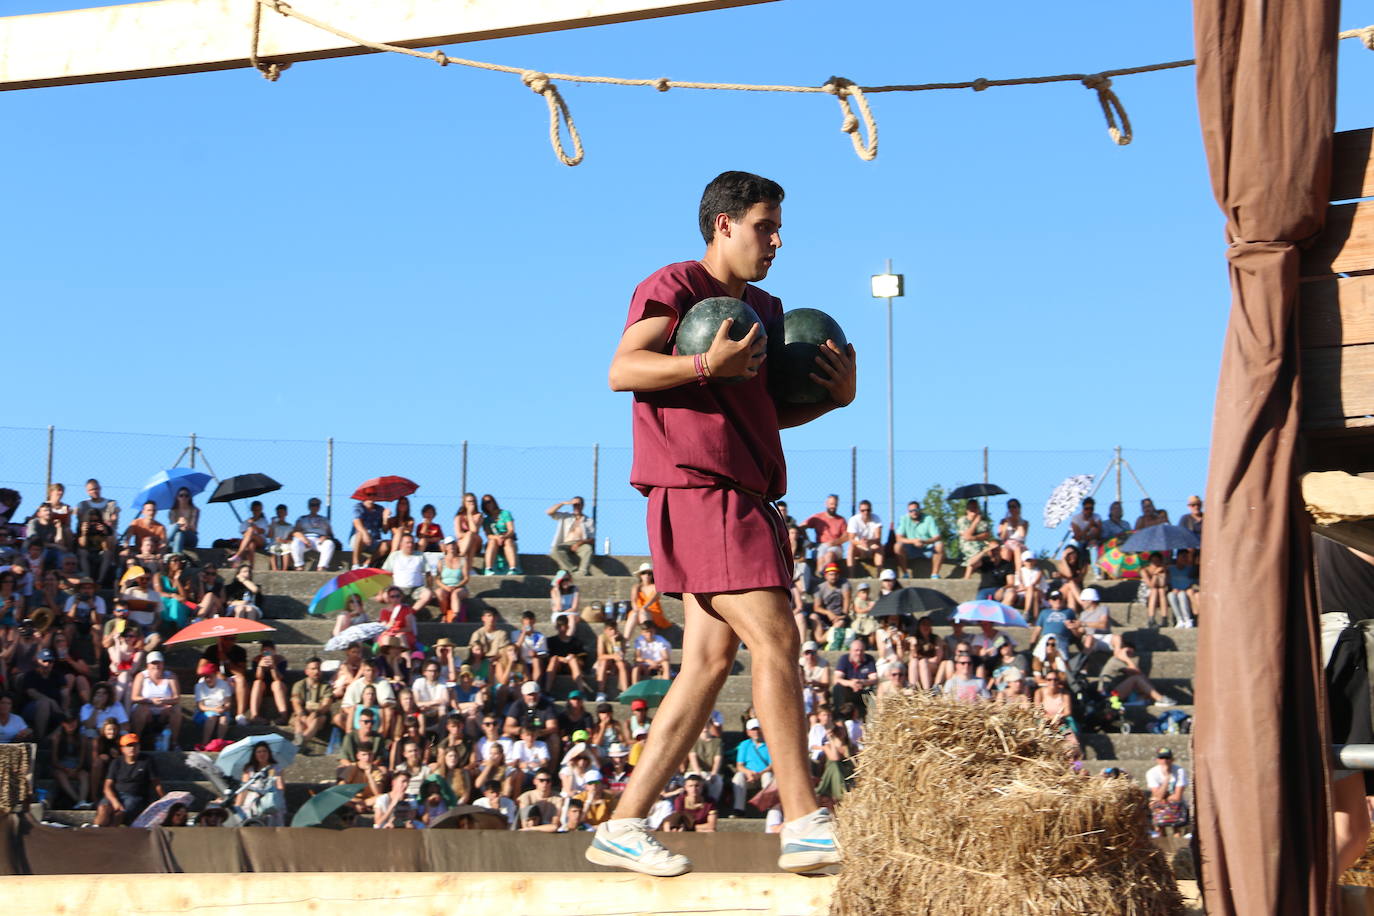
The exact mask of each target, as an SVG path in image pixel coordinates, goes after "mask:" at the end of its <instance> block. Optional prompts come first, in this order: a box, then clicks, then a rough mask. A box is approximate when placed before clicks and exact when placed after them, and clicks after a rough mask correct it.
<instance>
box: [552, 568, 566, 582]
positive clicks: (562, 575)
mask: <svg viewBox="0 0 1374 916" xmlns="http://www.w3.org/2000/svg"><path fill="white" fill-rule="evenodd" d="M566 578H568V571H567V570H566V569H560V570H559V571H558V572H556V573H554V574H553V581H555V582H562V581H563V580H564V579H566Z"/></svg>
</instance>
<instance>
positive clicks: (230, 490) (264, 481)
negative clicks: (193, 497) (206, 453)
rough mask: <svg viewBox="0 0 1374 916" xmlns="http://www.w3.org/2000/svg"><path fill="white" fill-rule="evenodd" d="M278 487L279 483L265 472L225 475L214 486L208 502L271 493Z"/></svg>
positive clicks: (279, 486) (229, 500)
mask: <svg viewBox="0 0 1374 916" xmlns="http://www.w3.org/2000/svg"><path fill="white" fill-rule="evenodd" d="M280 489H281V484H279V483H277V482H276V481H275V480H273V479H272V478H271V477H268V476H267V475H266V474H240V475H238V476H237V477H226V478H225V479H224V480H221V481H220V482H219V486H217V487H215V492H214V494H213V495H211V497H210V502H212V503H227V502H232V501H233V500H236V499H248V498H249V497H252V496H261V495H262V494H264V493H271V492H272V491H274V490H280Z"/></svg>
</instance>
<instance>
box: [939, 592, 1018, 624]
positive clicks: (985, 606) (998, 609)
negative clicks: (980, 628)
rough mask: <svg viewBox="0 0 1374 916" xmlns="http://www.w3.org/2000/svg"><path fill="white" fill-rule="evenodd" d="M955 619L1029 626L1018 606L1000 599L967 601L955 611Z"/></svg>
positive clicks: (967, 621) (968, 621) (969, 621)
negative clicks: (1012, 605) (1004, 602)
mask: <svg viewBox="0 0 1374 916" xmlns="http://www.w3.org/2000/svg"><path fill="white" fill-rule="evenodd" d="M954 619H955V620H962V621H964V622H965V623H981V622H982V621H984V620H986V621H987V622H988V623H991V624H993V625H995V626H999V627H1028V626H1030V624H1028V623H1026V618H1024V617H1022V616H1021V612H1020V611H1018V610H1017V609H1016V608H1014V607H1011V606H1009V605H1005V604H1003V603H1002V602H1000V601H989V600H988V599H986V598H979V599H978V600H977V601H965V602H964V603H963V604H961V605H959V607H958V608H957V609H956V610H955V611H954Z"/></svg>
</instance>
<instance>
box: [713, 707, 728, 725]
mask: <svg viewBox="0 0 1374 916" xmlns="http://www.w3.org/2000/svg"><path fill="white" fill-rule="evenodd" d="M710 721H711V724H713V725H719V726H721V727H722V728H723V727H724V726H725V717H724V716H722V715H721V714H720V710H719V709H713V710H711V720H710Z"/></svg>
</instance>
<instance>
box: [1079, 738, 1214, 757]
mask: <svg viewBox="0 0 1374 916" xmlns="http://www.w3.org/2000/svg"><path fill="white" fill-rule="evenodd" d="M1080 738H1081V740H1082V743H1083V752H1084V756H1085V757H1087V758H1089V759H1092V760H1145V759H1150V758H1153V757H1154V752H1155V749H1156V748H1160V747H1167V748H1170V749H1172V750H1173V752H1174V757H1175V758H1176V759H1185V760H1186V759H1191V757H1192V750H1191V747H1192V745H1191V743H1190V742H1191V739H1190V736H1188V735H1152V734H1149V733H1148V732H1146V733H1139V732H1132V733H1131V734H1129V735H1122V734H1103V733H1095V734H1084V735H1082V736H1080Z"/></svg>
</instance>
